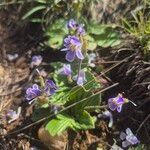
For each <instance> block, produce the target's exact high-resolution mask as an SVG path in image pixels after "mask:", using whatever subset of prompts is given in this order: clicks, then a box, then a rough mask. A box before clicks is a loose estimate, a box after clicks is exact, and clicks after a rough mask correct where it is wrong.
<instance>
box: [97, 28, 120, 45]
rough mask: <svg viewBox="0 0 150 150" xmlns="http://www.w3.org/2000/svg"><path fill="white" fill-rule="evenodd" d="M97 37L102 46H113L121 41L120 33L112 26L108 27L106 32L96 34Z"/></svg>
mask: <svg viewBox="0 0 150 150" xmlns="http://www.w3.org/2000/svg"><path fill="white" fill-rule="evenodd" d="M95 39H96V41H97V44H98V46H101V47H113V46H116V45H118V44H120V42H121V40H120V37H119V34H118V33H117V32H116V31H114V30H113V29H112V28H110V27H108V28H106V30H105V33H104V34H101V35H97V36H95Z"/></svg>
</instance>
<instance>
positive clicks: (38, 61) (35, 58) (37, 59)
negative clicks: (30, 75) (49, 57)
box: [31, 55, 43, 67]
mask: <svg viewBox="0 0 150 150" xmlns="http://www.w3.org/2000/svg"><path fill="white" fill-rule="evenodd" d="M42 60H43V58H42V56H41V55H37V56H36V55H35V56H33V57H32V61H31V67H33V66H39V65H40V64H41V62H42Z"/></svg>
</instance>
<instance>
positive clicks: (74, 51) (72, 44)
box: [61, 36, 84, 62]
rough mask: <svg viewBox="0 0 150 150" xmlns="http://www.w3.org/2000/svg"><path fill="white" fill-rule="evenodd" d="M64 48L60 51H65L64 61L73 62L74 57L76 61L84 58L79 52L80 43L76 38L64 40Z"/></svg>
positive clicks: (70, 37) (71, 37) (69, 37)
mask: <svg viewBox="0 0 150 150" xmlns="http://www.w3.org/2000/svg"><path fill="white" fill-rule="evenodd" d="M64 46H65V48H63V49H62V50H61V51H67V54H66V60H67V61H69V62H73V61H74V59H75V57H77V58H78V59H84V56H83V54H82V52H81V48H82V43H81V42H80V40H79V39H78V38H77V37H76V36H68V37H67V38H65V39H64Z"/></svg>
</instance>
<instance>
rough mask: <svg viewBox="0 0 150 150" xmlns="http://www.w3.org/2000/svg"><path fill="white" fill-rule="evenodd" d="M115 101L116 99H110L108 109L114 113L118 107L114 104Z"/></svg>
mask: <svg viewBox="0 0 150 150" xmlns="http://www.w3.org/2000/svg"><path fill="white" fill-rule="evenodd" d="M113 100H114V98H110V99H108V107H109V108H110V109H111V110H112V111H114V110H115V109H116V108H117V106H116V105H115V103H114V102H113Z"/></svg>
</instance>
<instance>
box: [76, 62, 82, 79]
mask: <svg viewBox="0 0 150 150" xmlns="http://www.w3.org/2000/svg"><path fill="white" fill-rule="evenodd" d="M81 65H82V60H80V61H79V68H78V77H77V80H78V79H79V76H80V75H79V74H80V70H81Z"/></svg>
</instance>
